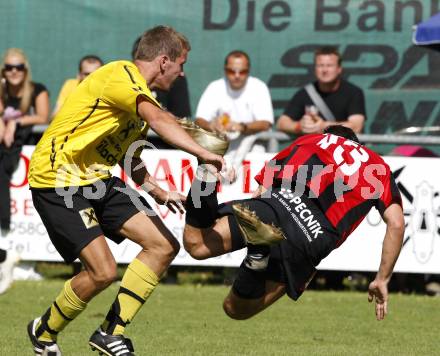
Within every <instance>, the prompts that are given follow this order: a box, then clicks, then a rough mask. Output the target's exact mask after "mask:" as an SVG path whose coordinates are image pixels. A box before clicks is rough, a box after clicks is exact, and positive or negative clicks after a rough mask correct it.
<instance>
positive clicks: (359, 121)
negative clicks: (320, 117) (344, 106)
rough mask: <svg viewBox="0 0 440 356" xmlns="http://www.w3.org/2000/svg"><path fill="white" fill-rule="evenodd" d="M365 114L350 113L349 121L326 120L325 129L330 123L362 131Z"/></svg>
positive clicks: (357, 131)
mask: <svg viewBox="0 0 440 356" xmlns="http://www.w3.org/2000/svg"><path fill="white" fill-rule="evenodd" d="M364 121H365V116H364V115H361V114H355V115H350V116H349V117H348V119H347V121H337V122H328V121H324V123H325V124H324V126H325V127H324V128H323V130H324V129H325V128H326V127H327V126H330V125H343V126H346V127H349V128H351V129H352V130H353V131H354V132H355V133H361V132H362V130H363V129H364Z"/></svg>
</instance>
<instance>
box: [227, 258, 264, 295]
mask: <svg viewBox="0 0 440 356" xmlns="http://www.w3.org/2000/svg"><path fill="white" fill-rule="evenodd" d="M232 290H233V291H234V293H235V294H236V295H237V296H239V297H240V298H243V299H258V298H261V297H262V296H263V295H264V293H265V292H266V273H265V270H264V271H254V270H252V269H250V268H248V267H246V265H245V263H244V262H243V263H242V264H241V266H240V269H239V270H238V274H237V277H236V278H235V281H234V284H233V285H232Z"/></svg>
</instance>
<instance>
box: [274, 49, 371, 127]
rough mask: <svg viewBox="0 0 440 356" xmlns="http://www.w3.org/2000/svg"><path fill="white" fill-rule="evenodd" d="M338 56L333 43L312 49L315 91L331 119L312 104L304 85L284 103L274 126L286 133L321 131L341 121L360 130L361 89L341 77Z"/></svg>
mask: <svg viewBox="0 0 440 356" xmlns="http://www.w3.org/2000/svg"><path fill="white" fill-rule="evenodd" d="M341 73H342V66H341V56H340V54H339V53H338V51H337V50H336V49H335V48H333V47H323V48H321V49H319V50H318V51H316V53H315V76H316V79H317V81H315V82H314V83H313V87H314V88H315V90H316V92H317V93H318V94H319V95H320V96H321V98H322V100H323V101H324V103H325V104H326V105H327V107H328V108H329V109H330V111H331V112H332V114H333V117H334V120H330V119H329V118H325V114H324V113H322V112H320V111H321V110H319V108H317V107H316V105H315V104H314V102H313V101H312V99H311V98H310V96H309V94H308V93H307V91H306V88H302V89H301V90H299V91H298V92H297V93H296V94H295V95H294V96H293V98H292V99H291V100H290V102H289V103H288V105H287V107H286V109H285V111H284V114H283V115H281V116H280V118H279V119H278V122H277V128H278V130H280V131H283V132H286V133H288V134H303V133H322V132H323V130H324V129H325V128H326V127H327V126H329V125H335V124H336V125H344V126H347V127H350V128H351V129H352V130H353V131H354V132H355V133H359V132H361V131H362V129H363V126H364V121H365V117H366V115H365V100H364V94H363V92H362V89H360V88H358V87H357V86H355V85H353V84H351V83H349V82H347V81H345V80H344V79H342V78H341Z"/></svg>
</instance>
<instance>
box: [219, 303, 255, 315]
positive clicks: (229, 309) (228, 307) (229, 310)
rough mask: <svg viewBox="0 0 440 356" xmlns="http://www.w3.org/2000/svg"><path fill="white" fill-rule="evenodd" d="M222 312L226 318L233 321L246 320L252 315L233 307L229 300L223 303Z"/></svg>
mask: <svg viewBox="0 0 440 356" xmlns="http://www.w3.org/2000/svg"><path fill="white" fill-rule="evenodd" d="M223 310H224V312H225V314H226V315H227V316H229V317H230V318H231V319H234V320H246V319H249V318H251V317H252V316H253V315H254V313H251V312H250V311H246V310H241V309H239V308H237V306H235V305H234V304H233V303H232V301H231V299H230V298H226V299H225V300H224V302H223Z"/></svg>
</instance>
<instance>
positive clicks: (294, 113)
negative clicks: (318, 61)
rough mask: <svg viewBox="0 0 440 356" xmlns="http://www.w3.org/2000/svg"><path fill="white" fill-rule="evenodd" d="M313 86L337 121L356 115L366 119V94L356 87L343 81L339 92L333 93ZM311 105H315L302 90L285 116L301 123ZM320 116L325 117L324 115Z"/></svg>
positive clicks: (291, 101) (288, 106) (290, 104)
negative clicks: (306, 108) (306, 109)
mask: <svg viewBox="0 0 440 356" xmlns="http://www.w3.org/2000/svg"><path fill="white" fill-rule="evenodd" d="M313 85H314V86H315V89H316V91H317V92H318V93H319V95H320V96H321V97H322V99H323V100H324V102H325V103H326V104H327V106H328V108H329V109H330V110H331V112H332V113H333V116H334V117H335V119H336V121H347V119H348V118H349V117H350V116H351V115H356V114H360V115H364V117H365V118H366V114H365V98H364V93H363V91H362V89H360V88H359V87H357V86H356V85H353V84H351V83H349V82H347V81H346V80H341V85H340V86H339V88H338V90H336V91H335V92H331V93H325V92H322V91H320V90H319V87H318V83H317V82H315V83H313ZM310 105H314V104H313V101H312V99H310V97H309V94H307V92H306V90H305V89H304V88H302V89H300V90H299V91H298V92H297V93H296V94H295V95H294V96H293V97H292V99H290V101H289V103H288V104H287V107H286V109H285V111H284V115H287V116H289V117H290V118H292V119H293V120H294V121H299V120H301V118H302V117H303V116H304V113H305V107H306V106H310ZM320 116H321V117H323V116H322V114H321V115H320ZM323 118H324V117H323Z"/></svg>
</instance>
